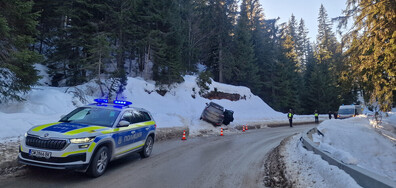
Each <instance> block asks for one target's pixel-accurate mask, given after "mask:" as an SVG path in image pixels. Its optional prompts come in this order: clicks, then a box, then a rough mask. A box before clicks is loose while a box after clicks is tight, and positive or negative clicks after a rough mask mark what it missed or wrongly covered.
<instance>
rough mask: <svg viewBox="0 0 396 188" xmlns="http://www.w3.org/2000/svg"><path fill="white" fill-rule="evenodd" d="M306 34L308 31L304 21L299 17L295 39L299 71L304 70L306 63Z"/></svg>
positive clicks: (307, 42) (307, 43) (307, 41)
mask: <svg viewBox="0 0 396 188" xmlns="http://www.w3.org/2000/svg"><path fill="white" fill-rule="evenodd" d="M307 34H308V31H307V29H306V28H305V22H304V20H303V19H302V18H301V20H300V23H299V25H298V30H297V35H298V40H297V41H296V51H297V56H298V57H297V58H298V63H299V68H300V71H301V72H303V71H304V70H305V68H306V63H307V52H308V49H307V48H308V45H309V38H308V37H307Z"/></svg>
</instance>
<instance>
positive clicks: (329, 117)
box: [329, 111, 331, 119]
mask: <svg viewBox="0 0 396 188" xmlns="http://www.w3.org/2000/svg"><path fill="white" fill-rule="evenodd" d="M329 119H331V111H329Z"/></svg>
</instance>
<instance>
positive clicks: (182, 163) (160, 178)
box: [0, 124, 315, 188]
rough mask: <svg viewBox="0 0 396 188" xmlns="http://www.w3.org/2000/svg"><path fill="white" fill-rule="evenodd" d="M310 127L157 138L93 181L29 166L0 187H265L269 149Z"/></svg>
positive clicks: (114, 162)
mask: <svg viewBox="0 0 396 188" xmlns="http://www.w3.org/2000/svg"><path fill="white" fill-rule="evenodd" d="M314 126H315V125H312V124H311V125H299V126H294V127H293V128H290V127H276V128H264V129H256V130H252V129H249V130H248V131H247V132H245V133H242V132H240V133H234V134H231V135H227V134H226V135H225V136H222V137H221V136H208V137H197V138H192V139H188V140H187V141H181V140H170V141H164V142H158V143H155V144H154V149H153V153H152V155H151V156H150V157H149V158H146V159H140V157H139V155H137V154H136V155H131V156H128V157H125V158H122V159H120V160H117V161H113V162H112V163H110V166H109V168H108V169H107V171H106V173H105V174H104V175H103V176H101V177H99V178H96V179H92V178H89V177H87V176H85V174H82V173H78V172H73V171H61V170H51V169H41V168H33V169H28V170H27V172H26V173H25V174H24V175H23V176H21V177H15V178H8V179H5V180H1V182H0V187H29V188H33V187H40V188H45V187H57V188H58V187H84V188H89V187H107V188H109V187H134V188H135V187H136V188H150V187H155V188H156V187H161V188H166V187H169V188H177V187H183V188H185V187H205V188H206V187H216V188H218V187H227V188H229V187H264V183H263V179H264V162H265V159H266V157H267V154H268V153H269V152H270V151H271V149H273V148H274V147H276V146H278V145H279V144H280V142H281V141H282V140H283V139H284V138H286V137H288V136H290V135H293V134H295V133H298V132H302V131H304V130H308V129H310V128H312V127H314Z"/></svg>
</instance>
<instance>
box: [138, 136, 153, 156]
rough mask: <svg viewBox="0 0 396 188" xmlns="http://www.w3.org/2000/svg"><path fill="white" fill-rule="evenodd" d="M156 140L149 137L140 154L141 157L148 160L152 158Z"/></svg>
mask: <svg viewBox="0 0 396 188" xmlns="http://www.w3.org/2000/svg"><path fill="white" fill-rule="evenodd" d="M153 145H154V139H153V137H152V136H149V137H147V139H146V142H145V144H144V147H143V150H142V151H141V152H140V156H141V157H142V158H147V157H149V156H150V154H151V151H152V150H153Z"/></svg>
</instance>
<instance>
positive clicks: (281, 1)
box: [260, 0, 346, 42]
mask: <svg viewBox="0 0 396 188" xmlns="http://www.w3.org/2000/svg"><path fill="white" fill-rule="evenodd" d="M345 3H346V0H260V4H261V5H262V7H263V9H264V15H265V18H266V19H271V18H277V17H279V18H280V20H279V21H278V24H280V23H283V22H288V21H289V19H290V17H291V15H292V14H294V16H295V17H296V19H297V20H298V22H300V19H301V18H302V19H303V20H304V22H305V26H306V27H307V29H308V31H309V33H308V37H309V38H310V40H311V42H313V41H315V40H316V35H317V33H318V21H317V20H318V15H319V8H320V5H321V4H323V6H324V7H325V9H326V11H327V14H328V17H329V19H331V18H334V17H338V16H340V15H341V13H342V10H343V9H345V7H346V5H345ZM336 25H337V23H335V24H334V25H333V26H334V29H333V31H334V32H335V31H336V30H335V26H336ZM337 38H339V36H337Z"/></svg>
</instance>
